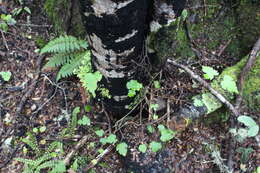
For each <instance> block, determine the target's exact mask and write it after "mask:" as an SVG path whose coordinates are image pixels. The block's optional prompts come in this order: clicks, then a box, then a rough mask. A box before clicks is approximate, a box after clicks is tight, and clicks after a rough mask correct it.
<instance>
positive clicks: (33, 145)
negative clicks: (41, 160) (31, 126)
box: [22, 133, 40, 155]
mask: <svg viewBox="0 0 260 173" xmlns="http://www.w3.org/2000/svg"><path fill="white" fill-rule="evenodd" d="M22 142H24V143H25V144H27V145H29V147H31V149H32V150H33V151H35V152H36V154H37V155H39V154H40V149H39V146H38V144H37V139H36V137H35V136H34V135H33V134H32V133H28V137H27V138H23V139H22Z"/></svg>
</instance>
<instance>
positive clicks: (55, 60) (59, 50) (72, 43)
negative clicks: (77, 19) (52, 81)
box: [40, 35, 90, 80]
mask: <svg viewBox="0 0 260 173" xmlns="http://www.w3.org/2000/svg"><path fill="white" fill-rule="evenodd" d="M86 48H87V42H86V41H85V40H80V39H77V38H76V37H73V36H67V35H65V36H60V37H58V38H56V39H54V40H51V41H50V42H49V43H47V45H45V46H44V47H43V48H42V49H41V51H40V53H41V54H44V53H52V54H54V55H53V56H52V57H51V58H50V60H49V61H48V62H47V64H45V66H44V68H46V67H59V66H61V69H60V71H59V72H58V74H57V80H60V79H61V78H64V77H68V76H70V75H72V74H73V72H74V70H75V69H77V68H78V67H79V66H80V65H81V64H82V59H83V57H84V56H86V54H87V53H88V56H89V57H90V53H89V51H86V50H85V49H86Z"/></svg>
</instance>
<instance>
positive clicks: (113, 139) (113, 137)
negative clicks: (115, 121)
mask: <svg viewBox="0 0 260 173" xmlns="http://www.w3.org/2000/svg"><path fill="white" fill-rule="evenodd" d="M116 142H117V139H116V135H114V134H110V135H109V136H108V137H107V143H109V144H114V143H116Z"/></svg>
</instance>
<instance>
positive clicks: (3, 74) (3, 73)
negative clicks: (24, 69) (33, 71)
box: [0, 71, 12, 82]
mask: <svg viewBox="0 0 260 173" xmlns="http://www.w3.org/2000/svg"><path fill="white" fill-rule="evenodd" d="M11 76H12V73H11V72H10V71H0V77H2V79H3V80H4V81H5V82H8V81H9V80H10V79H11Z"/></svg>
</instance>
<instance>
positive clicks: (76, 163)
mask: <svg viewBox="0 0 260 173" xmlns="http://www.w3.org/2000/svg"><path fill="white" fill-rule="evenodd" d="M71 168H72V170H73V171H75V172H76V171H77V170H78V168H79V164H78V159H75V160H74V162H73V164H72V165H71Z"/></svg>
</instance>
